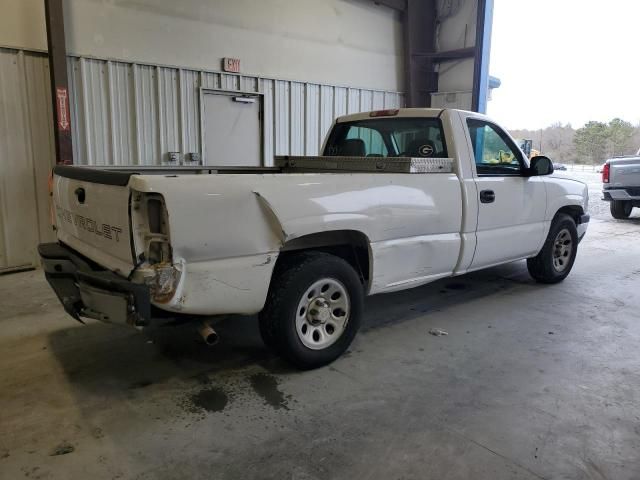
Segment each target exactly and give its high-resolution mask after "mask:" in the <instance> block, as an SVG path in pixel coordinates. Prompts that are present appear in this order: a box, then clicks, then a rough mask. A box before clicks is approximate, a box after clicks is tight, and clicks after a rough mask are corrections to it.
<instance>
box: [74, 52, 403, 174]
mask: <svg viewBox="0 0 640 480" xmlns="http://www.w3.org/2000/svg"><path fill="white" fill-rule="evenodd" d="M69 76H70V95H71V113H72V120H73V139H74V155H75V161H76V162H77V163H78V164H93V165H103V164H116V165H120V164H134V165H135V164H142V165H160V164H162V163H165V162H166V160H167V152H179V157H180V159H181V160H185V155H187V154H189V153H201V148H202V138H201V133H200V129H201V126H202V125H201V119H200V108H201V105H200V101H201V99H200V89H201V88H206V89H213V90H224V91H237V92H246V93H260V94H262V102H263V103H262V118H263V152H264V153H263V162H264V164H265V165H272V159H273V156H274V155H287V154H294V155H298V154H306V155H315V154H317V153H318V152H319V148H320V146H321V144H322V141H323V140H324V136H325V134H326V132H327V131H328V129H329V128H330V126H331V123H332V122H333V119H334V118H335V117H336V116H339V115H344V114H346V113H355V112H359V111H364V110H372V109H382V108H393V107H399V106H402V105H403V96H402V94H401V93H398V92H385V91H380V90H369V89H360V88H354V87H342V86H331V85H319V84H314V83H304V82H295V81H290V80H277V79H266V78H260V77H254V76H249V75H237V74H228V73H220V72H206V71H197V70H190V69H181V68H176V67H166V66H154V65H143V64H131V63H123V62H115V61H107V60H96V59H85V58H76V57H71V58H70V59H69Z"/></svg>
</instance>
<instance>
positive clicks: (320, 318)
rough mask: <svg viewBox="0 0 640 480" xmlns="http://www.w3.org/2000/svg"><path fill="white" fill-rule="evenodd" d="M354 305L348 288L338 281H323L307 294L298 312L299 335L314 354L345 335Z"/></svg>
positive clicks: (305, 293) (309, 289) (297, 326)
mask: <svg viewBox="0 0 640 480" xmlns="http://www.w3.org/2000/svg"><path fill="white" fill-rule="evenodd" d="M350 312H351V304H350V302H349V295H348V293H347V289H346V287H345V286H344V285H343V284H342V283H341V282H339V281H338V280H336V279H334V278H323V279H322V280H318V281H317V282H315V283H313V284H312V285H311V286H310V287H309V288H307V290H306V291H305V292H304V294H303V295H302V297H301V298H300V302H299V303H298V310H297V311H296V332H297V334H298V338H299V339H300V341H301V342H302V344H303V345H304V346H305V347H307V348H310V349H311V350H322V349H325V348H328V347H330V346H331V345H333V344H334V343H335V342H336V341H337V340H338V339H339V338H340V337H341V336H342V334H343V333H344V331H345V328H346V326H347V322H348V321H349V314H350Z"/></svg>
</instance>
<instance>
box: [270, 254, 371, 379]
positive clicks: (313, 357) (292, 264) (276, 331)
mask: <svg viewBox="0 0 640 480" xmlns="http://www.w3.org/2000/svg"><path fill="white" fill-rule="evenodd" d="M363 301H364V290H363V287H362V284H361V283H360V278H359V277H358V274H357V273H356V271H355V270H354V269H353V268H352V267H351V265H349V264H348V263H347V262H346V261H344V260H343V259H342V258H339V257H336V256H335V255H330V254H327V253H323V252H303V253H299V254H293V255H291V256H289V257H288V258H284V259H282V262H281V263H279V264H278V265H277V266H276V271H275V272H274V278H273V280H272V282H271V285H270V287H269V294H268V296H267V302H266V304H265V307H264V309H263V310H262V312H261V313H260V317H259V322H260V333H261V335H262V338H263V341H264V343H265V344H266V345H267V346H268V347H270V348H271V349H273V350H274V351H275V352H276V353H277V354H278V355H280V356H281V357H283V358H284V359H285V360H287V361H289V362H290V363H292V364H293V365H295V366H297V367H298V368H302V369H310V368H316V367H320V366H322V365H326V364H328V363H330V362H332V361H333V360H335V359H336V358H338V357H339V356H340V355H341V354H342V353H343V352H344V351H345V350H346V349H347V348H348V347H349V345H350V344H351V342H352V341H353V339H354V337H355V335H356V333H357V331H358V328H359V327H360V320H361V317H362V310H363Z"/></svg>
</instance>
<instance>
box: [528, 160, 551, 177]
mask: <svg viewBox="0 0 640 480" xmlns="http://www.w3.org/2000/svg"><path fill="white" fill-rule="evenodd" d="M552 173H553V162H552V161H551V159H550V158H549V157H545V156H544V155H538V156H535V157H533V158H532V159H531V166H530V167H529V176H531V177H537V176H539V175H551V174H552Z"/></svg>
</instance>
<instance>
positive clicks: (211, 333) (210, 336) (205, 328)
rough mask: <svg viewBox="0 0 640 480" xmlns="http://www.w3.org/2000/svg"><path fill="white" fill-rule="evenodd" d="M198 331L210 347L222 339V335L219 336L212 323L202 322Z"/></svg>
mask: <svg viewBox="0 0 640 480" xmlns="http://www.w3.org/2000/svg"><path fill="white" fill-rule="evenodd" d="M198 333H199V334H200V336H201V337H202V340H204V343H206V344H207V345H209V346H210V347H211V346H213V345H215V344H216V343H218V340H220V337H218V334H217V333H216V331H215V330H214V329H213V328H211V325H209V324H208V323H207V322H202V323H201V324H200V326H199V327H198Z"/></svg>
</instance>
